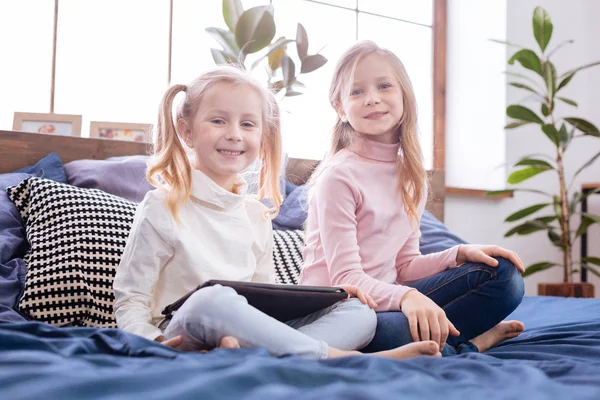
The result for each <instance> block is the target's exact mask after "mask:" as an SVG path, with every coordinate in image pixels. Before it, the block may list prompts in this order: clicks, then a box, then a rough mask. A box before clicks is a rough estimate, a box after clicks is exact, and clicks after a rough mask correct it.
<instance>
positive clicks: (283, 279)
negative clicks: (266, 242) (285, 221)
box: [273, 230, 304, 285]
mask: <svg viewBox="0 0 600 400" xmlns="http://www.w3.org/2000/svg"><path fill="white" fill-rule="evenodd" d="M273 238H274V240H275V243H274V246H273V259H274V261H275V281H276V282H277V283H289V284H294V285H296V284H298V278H299V275H300V268H301V267H302V249H303V248H304V232H302V231H301V230H293V231H282V230H275V231H273Z"/></svg>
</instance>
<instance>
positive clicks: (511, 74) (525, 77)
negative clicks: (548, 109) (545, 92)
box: [503, 71, 543, 90]
mask: <svg viewBox="0 0 600 400" xmlns="http://www.w3.org/2000/svg"><path fill="white" fill-rule="evenodd" d="M503 73H504V74H506V75H507V76H514V77H515V78H521V79H525V80H526V81H529V82H531V83H533V84H534V85H535V86H537V88H538V89H540V90H541V89H543V88H542V87H541V86H540V85H539V84H538V82H536V81H535V79H533V78H531V77H529V76H527V75H523V74H519V73H518V72H511V71H504V72H503Z"/></svg>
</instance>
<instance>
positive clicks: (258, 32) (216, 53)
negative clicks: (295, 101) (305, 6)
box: [206, 0, 327, 96]
mask: <svg viewBox="0 0 600 400" xmlns="http://www.w3.org/2000/svg"><path fill="white" fill-rule="evenodd" d="M273 16H274V9H273V6H272V5H268V6H259V7H253V8H250V9H248V10H244V8H243V6H242V4H241V2H240V0H223V18H224V20H225V23H226V24H227V27H228V28H229V30H225V29H221V28H215V27H210V28H206V31H207V32H208V33H209V34H210V35H212V36H213V37H214V38H215V39H216V40H217V42H218V43H219V44H220V45H221V47H222V49H214V48H213V49H211V50H210V51H211V53H212V56H213V59H214V61H215V63H217V64H235V65H238V66H241V67H243V68H245V69H248V66H247V65H246V64H247V61H248V60H246V58H247V56H248V55H255V54H256V55H258V57H255V59H254V61H253V62H252V63H251V64H250V69H251V70H253V69H255V68H257V67H258V66H259V65H261V64H264V62H265V61H266V63H267V68H266V73H267V84H268V86H269V88H270V89H272V90H273V91H274V92H275V93H279V92H280V91H281V90H283V89H285V91H284V95H285V96H297V95H299V94H302V93H301V92H299V91H297V88H299V87H304V85H303V84H302V83H301V82H300V81H298V79H297V74H296V64H295V63H294V61H293V59H292V57H291V54H290V53H289V50H288V45H289V44H291V43H294V42H295V43H296V46H295V48H296V51H297V58H298V59H299V61H300V72H299V74H298V75H300V74H306V73H309V72H312V71H315V70H317V69H319V68H321V67H322V66H323V65H325V63H326V62H327V59H326V58H325V57H323V56H322V55H321V54H318V53H317V54H312V55H311V54H308V36H307V34H306V30H305V29H304V27H303V26H302V25H301V24H298V27H297V31H296V38H295V39H294V40H292V39H286V38H285V37H281V38H279V39H277V40H276V41H274V42H273V38H274V37H275V31H276V26H275V20H274V17H273ZM263 50H264V51H263ZM274 79H275V81H273V80H274Z"/></svg>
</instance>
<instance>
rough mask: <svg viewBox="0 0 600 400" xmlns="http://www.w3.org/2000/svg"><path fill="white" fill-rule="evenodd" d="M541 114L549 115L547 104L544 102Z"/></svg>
mask: <svg viewBox="0 0 600 400" xmlns="http://www.w3.org/2000/svg"><path fill="white" fill-rule="evenodd" d="M542 115H543V116H544V117H547V116H548V115H550V110H548V105H547V104H546V103H542Z"/></svg>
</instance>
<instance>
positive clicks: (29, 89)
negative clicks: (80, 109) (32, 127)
mask: <svg viewBox="0 0 600 400" xmlns="http://www.w3.org/2000/svg"><path fill="white" fill-rule="evenodd" d="M53 25H54V2H53V1H47V0H35V1H28V2H24V1H3V2H0V37H1V38H2V40H0V54H2V73H1V74H0V88H2V89H1V90H0V129H4V130H12V123H13V116H14V112H15V111H20V112H41V113H47V112H49V111H50V83H51V74H52V67H51V66H52V27H53Z"/></svg>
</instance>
